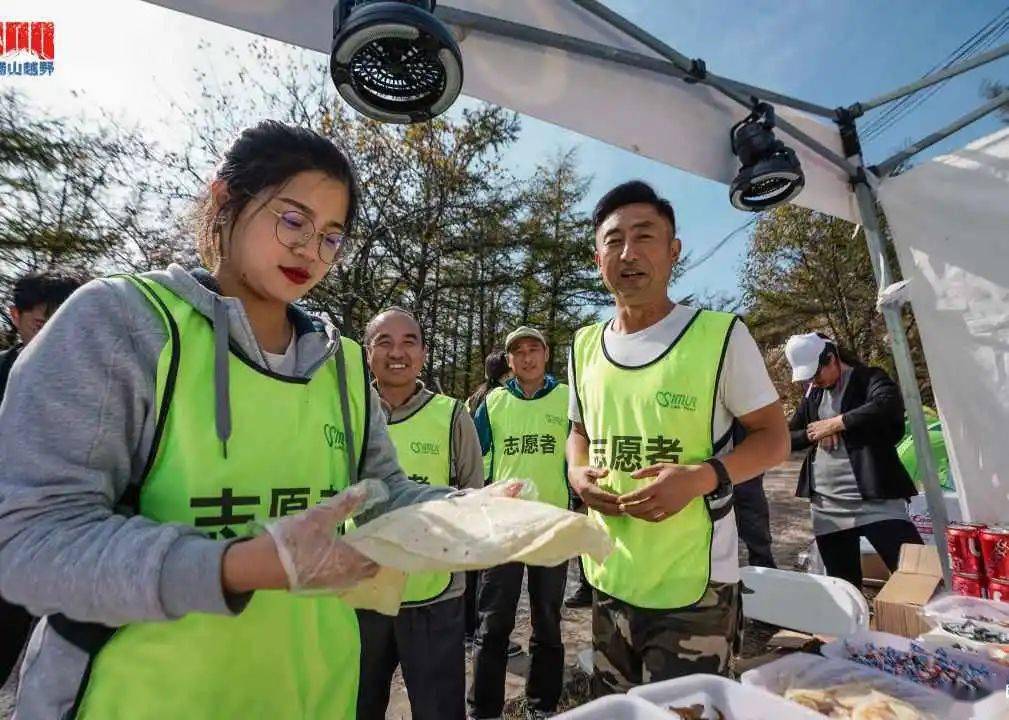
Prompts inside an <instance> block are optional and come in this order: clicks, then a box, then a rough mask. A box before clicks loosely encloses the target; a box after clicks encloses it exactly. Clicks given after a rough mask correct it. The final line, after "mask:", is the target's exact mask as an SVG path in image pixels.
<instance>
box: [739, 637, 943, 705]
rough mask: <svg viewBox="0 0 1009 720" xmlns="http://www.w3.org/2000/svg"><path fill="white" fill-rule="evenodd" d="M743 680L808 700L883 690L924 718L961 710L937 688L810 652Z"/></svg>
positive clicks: (784, 660) (779, 661) (786, 658)
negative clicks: (930, 687) (933, 688)
mask: <svg viewBox="0 0 1009 720" xmlns="http://www.w3.org/2000/svg"><path fill="white" fill-rule="evenodd" d="M743 682H744V683H745V684H747V685H756V686H757V687H762V688H764V689H765V690H769V691H771V692H773V693H774V694H775V695H781V696H782V697H790V699H792V701H793V702H795V701H796V700H800V699H801V700H802V701H808V702H809V704H812V703H813V702H815V701H816V700H817V699H818V698H824V699H825V696H834V695H840V696H842V697H845V698H849V699H850V698H854V697H857V696H859V695H861V696H863V697H868V696H869V694H870V693H872V692H877V693H882V694H884V695H887V696H889V697H891V698H894V699H896V700H898V701H901V702H903V703H906V704H907V705H910V706H911V707H913V708H914V709H915V710H916V711H917V712H918V713H919V714H920V717H921V720H946V719H947V718H951V717H956V716H957V710H958V708H957V706H958V703H957V702H956V701H954V700H953V699H952V698H950V697H948V696H946V695H944V694H942V693H940V692H936V691H935V690H931V689H929V688H926V687H922V686H920V685H916V684H914V683H911V682H908V681H906V680H901V679H899V678H896V677H893V676H892V675H887V674H886V673H883V672H880V671H878V670H875V669H873V668H870V667H866V666H863V665H858V664H856V663H852V662H849V661H847V660H840V659H836V658H825V657H821V656H819V655H810V654H808V653H793V654H792V655H786V656H785V657H783V658H782V659H780V660H776V661H774V662H772V663H768V664H767V665H764V666H762V667H759V668H757V669H756V670H751V671H749V672H747V673H744V675H743ZM802 704H807V702H802ZM807 706H808V705H807ZM830 717H844V716H843V715H840V716H837V715H834V716H830ZM849 717H853V716H851V715H849ZM869 717H871V715H870V716H869Z"/></svg>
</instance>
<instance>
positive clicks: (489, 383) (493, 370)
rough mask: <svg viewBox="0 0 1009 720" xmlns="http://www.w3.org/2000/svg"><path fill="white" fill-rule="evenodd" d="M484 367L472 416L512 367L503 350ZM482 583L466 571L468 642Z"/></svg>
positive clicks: (512, 648)
mask: <svg viewBox="0 0 1009 720" xmlns="http://www.w3.org/2000/svg"><path fill="white" fill-rule="evenodd" d="M483 368H484V376H483V377H484V380H483V382H482V383H480V385H479V386H478V387H477V389H476V391H474V393H473V394H472V395H470V396H469V399H467V400H466V409H467V410H469V414H470V415H471V416H475V415H476V411H477V409H478V408H479V407H480V406H481V405H482V404H483V401H484V398H486V397H487V395H488V393H490V391H491V390H493V389H494V388H497V387H501V386H502V385H503V384H504V382H505V380H507V379H508V377H509V376H510V375H511V368H510V367H508V356H507V355H505V353H504V351H503V350H495V351H494V352H492V353H491V354H490V355H488V356H487V357H486V359H485V360H484V364H483ZM479 584H480V572H479V571H478V570H469V571H467V572H466V593H465V595H464V598H465V605H466V610H465V612H466V642H467V643H472V642H473V636H474V635H475V634H476V629H477V625H479V623H480V621H479V617H478V615H477V603H476V595H477V587H478V586H479ZM521 653H522V648H521V647H519V646H518V645H517V644H516V643H510V644H509V646H508V654H509V656H515V655H520V654H521Z"/></svg>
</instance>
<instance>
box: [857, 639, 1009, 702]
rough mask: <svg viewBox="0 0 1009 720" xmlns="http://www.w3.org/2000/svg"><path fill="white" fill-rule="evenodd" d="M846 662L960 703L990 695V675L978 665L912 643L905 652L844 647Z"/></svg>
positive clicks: (866, 646) (861, 645) (873, 646)
mask: <svg viewBox="0 0 1009 720" xmlns="http://www.w3.org/2000/svg"><path fill="white" fill-rule="evenodd" d="M844 650H845V653H846V655H847V658H848V659H849V660H852V661H854V662H857V663H861V664H862V665H868V666H869V667H874V668H876V669H877V670H882V671H883V672H885V673H889V674H890V675H894V676H896V677H899V678H904V679H906V680H910V681H912V682H915V683H918V684H919V685H925V686H926V687H930V688H934V689H936V690H942V691H943V692H946V693H947V694H949V695H951V696H953V697H955V698H957V699H960V700H977V699H979V698H981V697H984V696H986V695H988V694H990V693H991V683H992V671H991V670H990V669H988V667H986V666H984V665H981V664H974V663H968V662H963V661H961V660H957V659H955V658H952V657H950V655H949V653H948V652H946V650H945V649H944V648H939V649H937V650H935V651H934V652H932V651H929V650H927V649H925V648H924V647H922V646H921V645H918V644H915V643H912V644H911V649H910V650H908V651H904V650H898V649H896V648H892V647H880V646H878V645H876V644H875V643H871V642H869V643H859V644H857V645H856V644H854V643H850V642H847V641H846V642H845V643H844Z"/></svg>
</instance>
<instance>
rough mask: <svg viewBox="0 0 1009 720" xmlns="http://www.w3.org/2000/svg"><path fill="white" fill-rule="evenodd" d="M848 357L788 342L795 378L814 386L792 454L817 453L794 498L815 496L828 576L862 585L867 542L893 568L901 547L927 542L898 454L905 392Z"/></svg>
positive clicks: (795, 419) (833, 349) (831, 345)
mask: <svg viewBox="0 0 1009 720" xmlns="http://www.w3.org/2000/svg"><path fill="white" fill-rule="evenodd" d="M846 355H847V354H846V353H843V352H842V351H841V350H840V349H839V348H838V346H837V344H836V343H835V342H834V341H833V340H831V339H830V338H828V337H827V336H826V335H822V334H819V333H809V334H806V335H795V336H793V337H791V338H789V340H788V343H787V344H786V345H785V356H786V357H787V358H788V362H789V364H790V365H791V366H792V379H793V380H794V381H796V382H809V383H810V387H809V390H808V392H807V393H806V396H805V398H803V400H802V402H801V403H800V404H799V407H798V409H797V410H796V412H795V415H793V416H792V419H791V421H790V423H789V425H790V429H791V431H792V450H793V451H797V450H805V449H807V448H811V450H810V452H809V454H808V455H807V456H806V459H805V461H804V462H803V464H802V469H801V471H800V473H799V484H798V488H797V490H796V495H797V496H799V497H808V498H810V503H811V506H812V514H813V533H814V535H815V536H816V544H817V547H818V548H819V550H820V555H821V556H822V558H823V564H824V566H825V567H826V570H827V574H828V575H831V576H833V577H839V578H843V579H845V580H848V581H849V582H851V583H852V584H853V585H855V587H861V585H862V566H861V553H860V551H859V543H860V539H861V538H862V537H865V538H866V539H868V540H869V542H870V543H871V544H872V546H873V547H874V548H875V549H876V552H878V553H879V555H880V557H882V559H883V562H884V563H886V566H887V567H888V568H889V569H890V570H891V571H893V570H896V569H897V560H898V557H899V554H900V547H901V545H904V544H907V543H913V544H919V545H920V544H921V543H922V539H921V536H920V535H919V534H918V531H917V530H916V529H915V527H914V525H913V524H912V523H911V520H910V519H909V517H908V514H907V502H908V500H909V499H910V498H911V497H912V496H913V495H917V493H918V491H917V490H916V489H915V487H914V484H913V483H912V482H911V478H910V476H909V475H908V474H907V471H906V470H905V469H904V466H903V465H902V464H901V462H900V460H899V459H898V457H897V450H896V445H897V443H898V442H899V441H900V439H901V438H902V437H903V435H904V403H903V400H902V399H901V396H900V389H899V388H898V387H897V385H896V383H894V382H893V380H891V379H890V377H889V376H888V375H887V374H886V373H885V372H884V371H883V370H881V369H879V368H875V367H868V366H866V365H863V364H861V363H860V362H858V361H857V359H855V358H851V357H846Z"/></svg>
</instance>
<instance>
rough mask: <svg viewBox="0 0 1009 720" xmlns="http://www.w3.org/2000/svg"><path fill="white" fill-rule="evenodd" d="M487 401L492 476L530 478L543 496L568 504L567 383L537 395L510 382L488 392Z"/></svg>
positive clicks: (559, 504) (560, 504) (541, 498)
mask: <svg viewBox="0 0 1009 720" xmlns="http://www.w3.org/2000/svg"><path fill="white" fill-rule="evenodd" d="M486 402H487V418H488V420H489V421H490V431H491V442H492V445H493V447H492V449H491V452H492V453H493V455H491V463H490V468H489V474H490V478H491V480H492V481H493V482H498V481H500V480H531V481H532V482H533V483H534V484H535V485H536V491H537V494H538V499H539V501H540V502H545V503H550V504H551V505H556V506H557V507H562V508H566V507H568V505H569V498H570V496H569V494H568V481H567V477H565V473H564V446H565V443H566V442H567V438H568V386H567V385H563V384H558V385H556V386H554V388H553V389H552V390H551V391H550V392H548V393H547V394H546V395H543V396H542V397H538V398H535V399H529V398H520V397H516V396H515V395H514V394H512V392H511V391H510V390H509V389H508V388H504V387H499V388H495V389H494V390H492V391H491V392H490V394H489V395H487V400H486ZM488 454H490V453H488Z"/></svg>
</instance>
